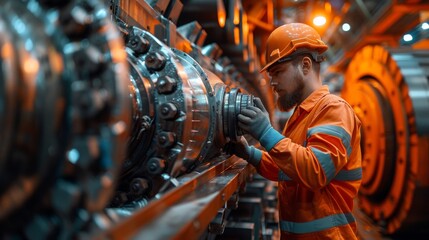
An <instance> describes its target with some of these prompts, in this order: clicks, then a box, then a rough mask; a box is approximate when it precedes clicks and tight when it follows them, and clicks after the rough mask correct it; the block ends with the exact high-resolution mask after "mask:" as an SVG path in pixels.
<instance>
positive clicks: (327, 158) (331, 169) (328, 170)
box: [310, 147, 336, 182]
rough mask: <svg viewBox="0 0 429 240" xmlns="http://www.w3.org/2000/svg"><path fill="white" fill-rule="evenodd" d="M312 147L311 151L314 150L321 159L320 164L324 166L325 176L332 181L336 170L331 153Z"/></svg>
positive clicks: (318, 158) (319, 159)
mask: <svg viewBox="0 0 429 240" xmlns="http://www.w3.org/2000/svg"><path fill="white" fill-rule="evenodd" d="M310 149H311V151H313V153H314V155H315V156H316V158H317V160H318V161H319V163H320V166H322V169H323V172H325V176H326V178H327V179H328V182H330V181H331V180H332V179H333V178H334V177H335V171H336V169H335V165H334V162H333V161H332V159H331V154H329V153H324V152H322V151H320V150H319V149H317V148H314V147H310Z"/></svg>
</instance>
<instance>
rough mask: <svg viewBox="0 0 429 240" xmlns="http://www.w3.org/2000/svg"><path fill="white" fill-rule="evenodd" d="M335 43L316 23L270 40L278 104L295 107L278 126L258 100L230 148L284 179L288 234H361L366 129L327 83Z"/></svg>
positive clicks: (282, 212) (283, 217) (288, 28)
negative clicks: (359, 198)
mask: <svg viewBox="0 0 429 240" xmlns="http://www.w3.org/2000/svg"><path fill="white" fill-rule="evenodd" d="M327 49H328V46H327V45H326V44H325V43H324V42H323V41H322V40H321V38H320V35H319V34H318V33H317V32H316V30H314V29H313V28H312V27H310V26H308V25H305V24H302V23H290V24H285V25H282V26H280V27H278V28H276V29H275V30H274V31H273V32H272V33H271V34H270V36H269V37H268V40H267V46H266V54H265V59H266V65H265V66H264V67H263V68H262V70H261V72H264V71H267V72H268V74H269V76H270V78H271V86H272V88H273V90H274V92H275V93H276V94H277V107H278V108H279V109H280V110H282V111H288V110H292V109H293V108H294V112H293V114H292V115H291V117H290V118H289V119H288V121H287V123H286V125H285V127H284V129H283V132H282V133H280V132H278V131H277V130H275V129H274V128H273V127H272V125H271V123H270V119H269V114H268V112H267V111H266V110H265V108H264V105H263V104H262V102H261V100H260V99H259V98H256V99H255V104H254V106H248V107H247V108H245V109H243V110H242V111H241V113H240V114H238V125H239V127H240V128H241V129H242V130H244V131H245V132H247V133H248V134H250V135H251V136H252V137H253V138H255V139H256V140H258V141H259V143H260V145H261V146H263V147H264V149H265V150H260V149H258V148H255V147H254V146H249V145H248V143H247V141H246V140H245V138H243V137H242V138H241V139H240V140H239V141H238V142H231V143H229V144H227V146H226V149H225V150H226V151H227V152H228V153H230V154H235V155H237V156H238V157H241V158H243V159H245V160H247V161H248V162H249V163H251V164H252V165H253V166H255V167H256V169H257V171H258V173H259V174H261V175H262V176H263V177H265V178H267V179H270V180H273V181H278V201H279V218H280V219H279V220H280V222H279V227H280V230H281V239H336V240H337V239H347V240H350V239H357V227H356V221H355V218H354V216H353V214H352V210H353V199H354V198H355V197H356V195H357V193H358V189H359V186H360V184H361V179H362V168H361V148H360V139H361V135H360V131H361V130H360V127H361V123H360V121H359V119H358V118H357V116H356V115H355V113H354V111H353V109H352V107H351V106H350V105H349V104H348V103H347V102H346V101H345V100H343V99H342V98H341V97H339V96H337V95H334V94H331V93H330V92H329V90H328V87H327V86H325V85H322V82H321V78H320V63H321V62H322V61H323V60H324V59H325V57H324V56H323V55H322V54H323V53H324V52H325V51H326V50H327Z"/></svg>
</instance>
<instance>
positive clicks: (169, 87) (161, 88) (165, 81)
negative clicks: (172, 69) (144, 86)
mask: <svg viewBox="0 0 429 240" xmlns="http://www.w3.org/2000/svg"><path fill="white" fill-rule="evenodd" d="M176 86H177V81H176V79H174V78H172V77H169V76H160V77H159V78H158V81H157V82H156V89H157V90H158V93H163V94H166V93H171V92H173V91H174V90H175V88H176Z"/></svg>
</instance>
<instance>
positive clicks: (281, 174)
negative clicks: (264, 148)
mask: <svg viewBox="0 0 429 240" xmlns="http://www.w3.org/2000/svg"><path fill="white" fill-rule="evenodd" d="M291 180H292V178H290V177H289V176H288V175H286V173H284V172H283V171H282V170H280V171H279V181H291Z"/></svg>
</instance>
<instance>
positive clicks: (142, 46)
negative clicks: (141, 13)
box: [127, 35, 150, 55]
mask: <svg viewBox="0 0 429 240" xmlns="http://www.w3.org/2000/svg"><path fill="white" fill-rule="evenodd" d="M127 47H128V48H130V49H131V50H133V51H134V54H135V55H141V54H145V53H147V52H148V51H149V48H150V43H149V41H148V40H146V39H144V38H143V37H142V36H139V35H132V36H130V37H129V38H128V42H127Z"/></svg>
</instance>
